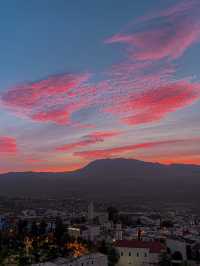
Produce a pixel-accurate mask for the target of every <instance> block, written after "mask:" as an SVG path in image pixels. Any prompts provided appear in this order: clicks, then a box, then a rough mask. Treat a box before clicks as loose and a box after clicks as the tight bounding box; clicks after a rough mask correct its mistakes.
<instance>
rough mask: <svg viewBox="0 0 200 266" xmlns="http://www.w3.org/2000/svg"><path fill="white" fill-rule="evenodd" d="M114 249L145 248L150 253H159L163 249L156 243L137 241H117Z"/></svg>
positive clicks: (163, 248)
mask: <svg viewBox="0 0 200 266" xmlns="http://www.w3.org/2000/svg"><path fill="white" fill-rule="evenodd" d="M115 246H116V247H124V248H146V249H149V252H150V253H161V252H162V251H164V250H165V247H164V246H163V245H162V244H161V243H160V242H158V241H154V242H153V241H149V242H146V241H139V240H118V241H116V242H115Z"/></svg>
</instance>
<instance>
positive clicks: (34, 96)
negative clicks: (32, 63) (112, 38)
mask: <svg viewBox="0 0 200 266" xmlns="http://www.w3.org/2000/svg"><path fill="white" fill-rule="evenodd" d="M88 78H89V75H88V74H82V75H72V74H63V75H55V76H49V77H48V78H47V79H45V80H40V81H36V82H29V83H25V84H22V85H18V86H16V87H14V88H10V89H8V90H7V91H5V92H4V93H3V94H2V95H1V104H2V106H4V107H5V108H8V109H9V110H10V111H12V112H14V113H16V114H17V115H19V116H24V117H27V118H29V119H31V120H34V121H40V122H54V123H57V124H67V123H69V122H70V119H71V115H72V113H73V112H75V111H78V110H80V109H81V108H82V107H84V106H87V105H88V103H89V98H90V95H91V94H94V93H95V92H94V91H95V88H94V87H90V86H88V85H87V84H85V82H86V81H87V80H88Z"/></svg>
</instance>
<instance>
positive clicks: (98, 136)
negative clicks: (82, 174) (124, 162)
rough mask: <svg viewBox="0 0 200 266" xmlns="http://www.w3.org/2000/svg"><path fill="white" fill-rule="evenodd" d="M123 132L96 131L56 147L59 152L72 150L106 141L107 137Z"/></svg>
mask: <svg viewBox="0 0 200 266" xmlns="http://www.w3.org/2000/svg"><path fill="white" fill-rule="evenodd" d="M120 134H121V132H117V131H96V132H93V133H91V134H89V135H86V136H84V137H83V138H82V139H81V140H79V141H76V142H73V143H68V144H64V145H62V146H59V147H57V148H56V150H57V151H59V152H66V151H72V150H74V149H76V148H81V147H86V146H89V145H91V144H96V143H98V142H104V141H105V140H106V139H110V138H113V137H115V136H118V135H120Z"/></svg>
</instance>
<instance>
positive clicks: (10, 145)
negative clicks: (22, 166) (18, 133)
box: [0, 136, 17, 154]
mask: <svg viewBox="0 0 200 266" xmlns="http://www.w3.org/2000/svg"><path fill="white" fill-rule="evenodd" d="M2 153H3V154H16V153H17V143H16V139H15V138H13V137H10V136H0V154H2Z"/></svg>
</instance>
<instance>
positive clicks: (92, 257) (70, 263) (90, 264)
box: [32, 253, 108, 266]
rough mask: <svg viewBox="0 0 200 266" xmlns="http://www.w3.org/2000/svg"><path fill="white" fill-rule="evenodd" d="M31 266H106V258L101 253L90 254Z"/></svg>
mask: <svg viewBox="0 0 200 266" xmlns="http://www.w3.org/2000/svg"><path fill="white" fill-rule="evenodd" d="M32 265H33V266H39V265H40V266H61V265H63V266H64V265H65V266H108V260H107V256H106V255H104V254H101V253H90V254H87V255H83V256H81V257H77V258H58V259H56V260H54V261H51V262H44V263H39V264H32Z"/></svg>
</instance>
